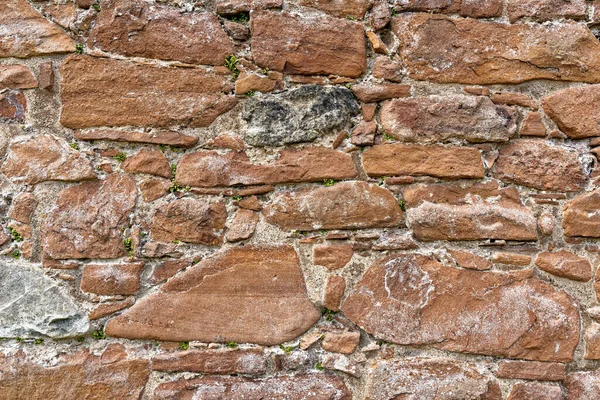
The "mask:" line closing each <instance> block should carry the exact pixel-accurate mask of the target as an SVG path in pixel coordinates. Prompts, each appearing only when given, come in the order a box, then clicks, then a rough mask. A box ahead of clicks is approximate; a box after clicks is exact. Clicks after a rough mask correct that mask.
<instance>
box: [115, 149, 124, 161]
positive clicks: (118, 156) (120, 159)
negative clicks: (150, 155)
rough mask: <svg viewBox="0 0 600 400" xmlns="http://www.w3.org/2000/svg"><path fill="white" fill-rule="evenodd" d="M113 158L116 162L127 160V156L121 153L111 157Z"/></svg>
mask: <svg viewBox="0 0 600 400" xmlns="http://www.w3.org/2000/svg"><path fill="white" fill-rule="evenodd" d="M113 158H114V159H115V160H117V161H118V162H123V161H125V160H126V159H127V154H125V153H123V152H122V151H121V152H120V153H119V154H117V155H115V156H113Z"/></svg>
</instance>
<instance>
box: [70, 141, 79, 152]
mask: <svg viewBox="0 0 600 400" xmlns="http://www.w3.org/2000/svg"><path fill="white" fill-rule="evenodd" d="M69 146H71V148H72V149H74V150H79V145H78V144H77V143H75V142H73V143H69Z"/></svg>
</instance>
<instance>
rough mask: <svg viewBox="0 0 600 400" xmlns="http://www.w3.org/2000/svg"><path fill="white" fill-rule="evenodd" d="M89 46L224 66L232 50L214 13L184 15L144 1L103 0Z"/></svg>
mask: <svg viewBox="0 0 600 400" xmlns="http://www.w3.org/2000/svg"><path fill="white" fill-rule="evenodd" d="M165 32H168V34H165ZM88 45H89V46H90V47H93V46H96V47H98V48H99V49H101V50H103V51H106V52H109V53H117V54H122V55H125V56H129V57H145V58H156V59H159V60H175V61H181V62H185V63H190V64H208V65H223V63H224V61H225V57H227V56H229V55H230V54H233V53H234V50H233V45H232V43H231V40H230V39H229V37H227V34H226V33H225V32H224V31H223V28H221V24H220V23H219V19H218V18H217V17H216V16H215V15H214V14H210V13H202V14H199V13H185V14H184V13H181V11H180V10H179V9H177V8H175V7H169V6H162V5H158V4H156V5H152V4H150V3H147V2H145V1H143V0H109V1H103V2H102V11H100V14H99V15H98V18H97V19H96V25H95V27H94V29H92V31H91V33H90V36H89V39H88Z"/></svg>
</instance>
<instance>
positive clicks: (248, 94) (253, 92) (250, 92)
mask: <svg viewBox="0 0 600 400" xmlns="http://www.w3.org/2000/svg"><path fill="white" fill-rule="evenodd" d="M255 94H256V90H248V91H247V92H246V93H244V96H246V97H252V96H254V95H255Z"/></svg>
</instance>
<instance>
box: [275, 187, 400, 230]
mask: <svg viewBox="0 0 600 400" xmlns="http://www.w3.org/2000/svg"><path fill="white" fill-rule="evenodd" d="M263 215H264V216H265V218H266V220H267V222H269V223H271V224H275V225H277V226H279V227H280V228H282V229H290V230H292V229H295V230H308V231H310V230H318V229H354V228H376V227H379V228H384V227H396V226H399V225H400V224H401V223H402V210H400V206H399V205H398V202H397V200H396V199H395V198H394V196H393V195H392V193H390V192H389V191H388V190H386V189H383V188H381V187H379V186H377V185H373V184H369V183H366V182H340V183H336V184H335V185H333V186H331V187H318V188H306V189H299V190H295V191H282V192H278V193H276V194H275V195H274V196H273V199H272V200H271V203H270V204H269V205H268V206H267V207H265V209H264V210H263Z"/></svg>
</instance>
